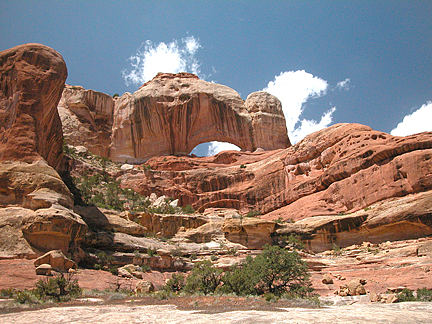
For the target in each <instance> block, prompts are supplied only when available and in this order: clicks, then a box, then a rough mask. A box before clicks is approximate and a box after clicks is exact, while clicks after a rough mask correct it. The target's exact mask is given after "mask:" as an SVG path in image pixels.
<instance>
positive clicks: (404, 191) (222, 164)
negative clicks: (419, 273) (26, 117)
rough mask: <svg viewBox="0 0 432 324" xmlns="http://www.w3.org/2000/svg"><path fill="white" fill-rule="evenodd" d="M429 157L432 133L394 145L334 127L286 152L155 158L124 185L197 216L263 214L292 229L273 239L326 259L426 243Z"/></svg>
mask: <svg viewBox="0 0 432 324" xmlns="http://www.w3.org/2000/svg"><path fill="white" fill-rule="evenodd" d="M431 157H432V134H431V133H421V134H417V135H412V136H407V137H394V136H391V135H389V134H385V133H382V132H377V131H374V130H372V129H370V128H369V127H367V126H363V125H357V124H338V125H334V126H332V127H329V128H327V129H324V130H321V131H319V132H316V133H313V134H311V135H309V136H307V137H306V138H305V139H304V140H303V141H301V142H300V143H298V144H296V145H294V146H292V147H290V148H288V149H285V150H277V151H271V152H254V153H246V152H223V153H220V154H219V155H216V156H214V157H206V158H193V157H181V158H179V157H167V158H163V159H162V158H152V159H150V160H149V161H148V162H147V163H146V167H145V168H144V169H145V171H143V172H142V173H136V174H133V175H128V174H125V175H124V176H123V177H122V182H123V185H124V186H126V187H130V188H133V189H135V190H137V191H139V192H142V193H144V194H145V195H148V194H149V193H150V192H156V193H158V194H159V195H161V194H165V195H168V196H171V197H174V198H178V199H179V200H180V205H185V204H192V205H193V206H194V208H196V209H198V211H204V210H205V209H206V208H210V207H221V208H236V209H239V210H241V211H242V212H243V213H244V214H245V213H246V212H247V211H248V210H259V211H261V213H262V214H263V216H261V218H262V219H265V220H275V219H282V220H289V221H290V222H295V223H293V224H289V223H288V224H286V226H282V227H280V226H277V227H276V228H275V231H274V232H273V233H272V234H271V235H272V236H273V237H274V238H275V239H277V237H278V236H281V235H289V234H291V233H297V234H300V235H301V236H302V238H303V239H304V240H306V241H307V242H308V244H309V245H308V246H309V248H311V249H312V250H316V251H322V250H324V249H328V248H330V246H331V244H332V243H336V244H339V245H342V246H348V245H351V244H360V243H361V242H362V241H363V240H364V241H371V242H375V243H379V242H382V241H385V240H395V239H408V238H416V237H423V236H426V235H430V234H431V233H432V227H431V221H430V211H431V206H430V201H431V199H430V194H431V189H432V176H431V172H430V170H431V168H432V166H431V163H432V162H431V161H432V159H431ZM149 168H151V170H150V169H149ZM374 204H376V205H374ZM227 228H228V227H227ZM229 232H230V231H228V230H227V232H226V234H227V235H229ZM233 233H234V232H233ZM269 233H270V232H269ZM266 235H270V234H266ZM232 237H234V236H232ZM244 241H245V240H243V242H244Z"/></svg>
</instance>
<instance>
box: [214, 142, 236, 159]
mask: <svg viewBox="0 0 432 324" xmlns="http://www.w3.org/2000/svg"><path fill="white" fill-rule="evenodd" d="M229 150H235V151H240V148H239V147H238V146H237V145H234V144H231V143H227V142H210V145H209V148H208V153H207V156H212V155H215V154H218V153H219V152H222V151H229Z"/></svg>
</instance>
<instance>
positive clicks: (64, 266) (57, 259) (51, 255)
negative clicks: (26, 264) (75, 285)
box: [34, 250, 78, 272]
mask: <svg viewBox="0 0 432 324" xmlns="http://www.w3.org/2000/svg"><path fill="white" fill-rule="evenodd" d="M42 264H49V265H51V267H52V269H54V270H56V271H59V272H67V271H68V270H69V269H71V268H72V269H77V268H78V266H77V264H76V263H75V262H74V261H72V260H71V259H69V258H67V257H66V256H65V255H64V254H63V252H62V251H60V250H54V251H50V252H47V253H45V254H44V255H42V256H40V257H39V258H37V259H36V260H35V261H34V265H35V267H39V266H40V265H42Z"/></svg>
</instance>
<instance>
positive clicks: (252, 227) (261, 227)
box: [222, 217, 276, 249]
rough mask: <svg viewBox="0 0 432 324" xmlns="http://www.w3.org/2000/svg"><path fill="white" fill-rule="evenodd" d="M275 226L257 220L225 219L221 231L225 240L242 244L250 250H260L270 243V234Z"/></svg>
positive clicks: (272, 223)
mask: <svg viewBox="0 0 432 324" xmlns="http://www.w3.org/2000/svg"><path fill="white" fill-rule="evenodd" d="M275 227H276V224H275V223H274V222H271V221H265V220H262V219H258V218H249V217H248V218H243V219H235V218H232V219H227V220H225V222H224V223H223V226H222V231H223V232H224V234H225V237H226V239H227V240H229V241H231V242H235V243H239V244H242V245H244V246H246V247H248V248H250V249H260V248H262V247H264V245H266V244H270V243H271V237H270V234H271V233H273V232H274V229H275Z"/></svg>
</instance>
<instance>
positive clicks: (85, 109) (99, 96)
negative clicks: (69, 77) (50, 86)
mask: <svg viewBox="0 0 432 324" xmlns="http://www.w3.org/2000/svg"><path fill="white" fill-rule="evenodd" d="M58 112H59V115H60V118H61V123H62V127H63V136H64V137H65V140H66V142H67V143H71V144H73V145H74V146H85V147H86V148H87V149H88V150H89V151H90V152H91V153H93V154H96V155H98V156H104V157H108V156H109V146H110V144H111V132H112V125H113V112H114V99H113V98H112V97H111V96H109V95H107V94H104V93H101V92H97V91H93V90H85V89H84V88H83V87H79V86H70V85H66V86H65V89H64V90H63V95H62V97H61V100H60V102H59V104H58Z"/></svg>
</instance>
